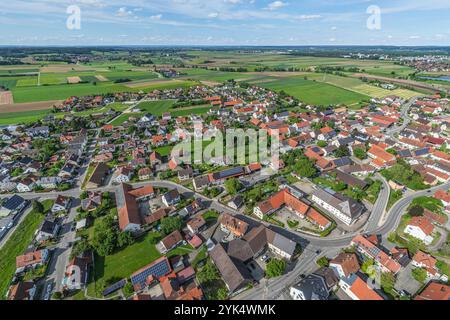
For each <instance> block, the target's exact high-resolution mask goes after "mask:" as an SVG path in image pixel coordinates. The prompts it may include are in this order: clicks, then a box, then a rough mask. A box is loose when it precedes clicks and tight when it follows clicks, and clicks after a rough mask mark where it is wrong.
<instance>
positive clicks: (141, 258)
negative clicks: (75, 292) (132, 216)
mask: <svg viewBox="0 0 450 320" xmlns="http://www.w3.org/2000/svg"><path fill="white" fill-rule="evenodd" d="M159 237H160V234H159V233H155V232H150V233H148V234H146V235H145V236H144V237H142V238H140V239H138V240H137V241H136V242H135V243H134V244H132V245H131V246H128V247H127V248H125V249H123V250H121V251H118V252H116V253H114V254H112V255H110V256H106V257H99V256H96V257H95V270H94V276H95V282H91V283H89V285H88V292H91V293H93V292H94V293H95V294H96V295H97V296H101V292H102V291H103V289H104V285H105V284H106V281H107V280H109V279H124V278H128V277H129V276H130V275H131V274H132V273H133V272H135V271H137V270H139V269H140V268H142V267H144V266H146V265H148V264H150V263H152V262H153V261H155V260H156V259H158V258H160V257H161V254H160V253H159V251H158V250H157V249H156V247H155V245H154V244H152V241H153V240H154V239H155V238H159Z"/></svg>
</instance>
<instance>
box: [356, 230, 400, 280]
mask: <svg viewBox="0 0 450 320" xmlns="http://www.w3.org/2000/svg"><path fill="white" fill-rule="evenodd" d="M351 245H352V246H355V248H356V251H357V252H358V253H359V254H360V255H362V257H363V258H366V259H367V258H368V259H372V260H373V261H374V263H375V265H376V266H377V267H378V268H380V269H381V271H382V272H391V273H393V274H397V273H398V272H399V271H400V270H401V267H402V266H401V265H400V264H399V263H398V262H397V261H395V260H394V259H393V258H392V257H390V256H389V255H388V254H387V253H386V252H384V250H383V248H382V247H380V245H379V244H378V240H377V239H376V237H375V236H370V237H368V236H363V235H357V236H356V237H354V238H353V239H352V242H351Z"/></svg>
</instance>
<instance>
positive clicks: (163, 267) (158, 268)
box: [131, 259, 171, 287]
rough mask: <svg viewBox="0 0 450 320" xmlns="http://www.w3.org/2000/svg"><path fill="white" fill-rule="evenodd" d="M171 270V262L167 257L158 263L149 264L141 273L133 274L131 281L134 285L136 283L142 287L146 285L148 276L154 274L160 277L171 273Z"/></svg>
mask: <svg viewBox="0 0 450 320" xmlns="http://www.w3.org/2000/svg"><path fill="white" fill-rule="evenodd" d="M170 271H171V269H170V266H169V263H168V261H167V259H164V260H161V261H160V262H158V263H156V264H152V265H149V266H148V267H147V268H146V269H144V270H142V271H141V272H140V273H138V274H136V275H133V276H132V277H131V283H132V285H133V286H135V285H136V284H140V285H141V287H144V286H145V283H146V281H147V279H148V277H150V276H153V277H155V278H160V277H162V276H165V275H166V274H168V273H170Z"/></svg>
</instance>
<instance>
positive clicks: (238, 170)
mask: <svg viewBox="0 0 450 320" xmlns="http://www.w3.org/2000/svg"><path fill="white" fill-rule="evenodd" d="M242 171H243V168H242V167H237V168H232V169H228V170H224V171H220V172H218V174H219V177H220V179H224V178H226V177H229V176H234V175H236V174H238V173H241V172H242Z"/></svg>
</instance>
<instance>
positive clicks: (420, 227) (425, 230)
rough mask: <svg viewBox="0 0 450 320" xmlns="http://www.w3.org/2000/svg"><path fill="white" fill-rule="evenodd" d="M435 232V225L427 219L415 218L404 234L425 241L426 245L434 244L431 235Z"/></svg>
mask: <svg viewBox="0 0 450 320" xmlns="http://www.w3.org/2000/svg"><path fill="white" fill-rule="evenodd" d="M433 230H434V226H433V224H432V223H431V222H430V220H429V219H427V218H425V217H413V218H412V219H411V221H410V222H409V223H408V225H407V226H406V227H405V229H404V232H405V233H406V234H409V235H410V236H412V237H414V238H416V239H419V240H421V241H423V242H424V243H425V244H426V245H429V244H431V243H432V242H433V237H432V236H431V233H432V232H433Z"/></svg>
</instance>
